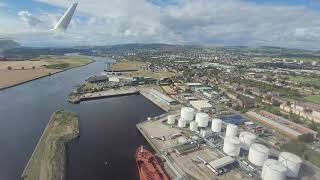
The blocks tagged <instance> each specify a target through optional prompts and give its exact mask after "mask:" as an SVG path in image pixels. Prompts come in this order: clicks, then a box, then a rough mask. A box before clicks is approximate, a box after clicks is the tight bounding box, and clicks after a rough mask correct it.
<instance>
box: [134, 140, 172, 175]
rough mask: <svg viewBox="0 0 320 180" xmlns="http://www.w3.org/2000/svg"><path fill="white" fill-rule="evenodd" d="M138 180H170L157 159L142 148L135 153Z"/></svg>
mask: <svg viewBox="0 0 320 180" xmlns="http://www.w3.org/2000/svg"><path fill="white" fill-rule="evenodd" d="M136 162H137V166H138V170H139V176H140V180H170V178H169V177H168V176H167V174H166V173H165V172H164V170H163V169H162V167H161V165H160V163H159V162H158V160H157V158H156V157H155V156H154V155H153V154H152V153H151V152H150V151H148V150H146V149H145V148H144V147H143V146H141V147H140V148H138V149H137V151H136Z"/></svg>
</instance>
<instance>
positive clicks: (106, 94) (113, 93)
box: [68, 88, 140, 104]
mask: <svg viewBox="0 0 320 180" xmlns="http://www.w3.org/2000/svg"><path fill="white" fill-rule="evenodd" d="M136 94H140V92H139V91H138V90H137V89H136V88H130V89H116V90H114V89H110V90H107V91H99V92H95V93H86V94H82V95H80V96H77V97H68V101H69V102H71V103H74V104H78V103H80V102H81V101H89V100H95V99H103V98H110V97H119V96H129V95H136Z"/></svg>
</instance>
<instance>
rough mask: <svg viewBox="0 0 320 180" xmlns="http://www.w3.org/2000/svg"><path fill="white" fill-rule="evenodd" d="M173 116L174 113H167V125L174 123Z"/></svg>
mask: <svg viewBox="0 0 320 180" xmlns="http://www.w3.org/2000/svg"><path fill="white" fill-rule="evenodd" d="M175 118H176V117H175V116H174V115H168V121H167V123H168V124H169V125H174V123H175V121H176V120H175Z"/></svg>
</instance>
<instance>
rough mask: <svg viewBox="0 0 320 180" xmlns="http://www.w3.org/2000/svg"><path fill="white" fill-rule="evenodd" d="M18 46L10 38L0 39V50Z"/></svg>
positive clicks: (18, 45)
mask: <svg viewBox="0 0 320 180" xmlns="http://www.w3.org/2000/svg"><path fill="white" fill-rule="evenodd" d="M18 47H20V44H19V43H17V42H15V41H13V40H10V39H0V51H3V50H7V49H13V48H18Z"/></svg>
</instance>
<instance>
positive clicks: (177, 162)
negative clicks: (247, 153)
mask: <svg viewBox="0 0 320 180" xmlns="http://www.w3.org/2000/svg"><path fill="white" fill-rule="evenodd" d="M172 113H173V112H170V114H172ZM136 126H137V129H138V130H139V132H140V133H141V134H142V136H143V137H144V138H145V139H146V141H147V142H148V143H149V144H150V146H151V147H152V148H153V149H154V150H155V152H156V153H157V155H158V156H159V157H161V159H164V162H165V163H164V167H165V170H166V171H167V173H168V174H169V176H170V178H171V179H203V180H212V179H215V178H217V175H215V174H214V173H213V172H212V170H210V169H209V168H208V167H207V166H206V165H205V164H204V163H198V162H196V161H195V160H196V159H197V157H202V158H203V159H204V160H205V161H206V162H211V161H214V160H217V159H220V158H221V157H223V156H222V155H221V154H219V153H218V152H216V151H213V150H212V149H211V147H210V146H208V145H202V144H203V140H202V138H199V139H198V140H194V142H193V143H191V144H190V143H181V141H179V139H180V138H182V139H191V138H192V137H194V136H197V135H196V134H195V133H194V132H191V131H189V130H188V129H185V128H178V127H176V126H172V125H168V124H167V114H163V115H161V116H158V117H154V118H148V120H146V121H143V122H141V123H139V124H137V125H136ZM175 134H180V137H177V138H172V137H173V135H175ZM161 137H164V138H161ZM198 137H199V136H198ZM219 179H221V180H229V179H233V180H248V177H247V176H246V175H245V174H243V173H241V172H240V171H238V170H233V171H231V172H229V173H226V174H223V175H220V176H219Z"/></svg>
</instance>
